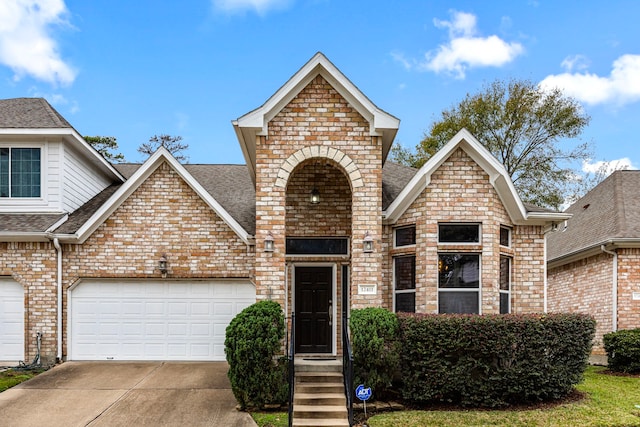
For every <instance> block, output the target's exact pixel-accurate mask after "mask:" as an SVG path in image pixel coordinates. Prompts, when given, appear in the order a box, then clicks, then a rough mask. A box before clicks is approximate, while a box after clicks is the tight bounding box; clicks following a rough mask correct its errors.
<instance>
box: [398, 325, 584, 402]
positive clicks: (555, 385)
mask: <svg viewBox="0 0 640 427" xmlns="http://www.w3.org/2000/svg"><path fill="white" fill-rule="evenodd" d="M399 325H400V336H401V341H402V350H401V366H402V382H403V385H402V394H403V397H404V398H405V399H406V400H408V401H410V402H414V403H427V402H448V403H455V404H461V405H464V406H484V407H501V406H507V405H509V404H516V403H530V402H537V401H546V400H554V399H559V398H562V397H565V396H566V395H568V394H569V393H570V392H571V391H572V390H573V386H574V385H575V384H577V383H579V382H580V381H581V380H582V374H583V372H584V370H585V368H586V366H587V361H588V358H589V354H590V351H591V345H592V340H593V336H594V333H595V320H594V319H593V318H592V317H590V316H586V315H581V314H548V315H490V316H478V315H418V314H400V315H399Z"/></svg>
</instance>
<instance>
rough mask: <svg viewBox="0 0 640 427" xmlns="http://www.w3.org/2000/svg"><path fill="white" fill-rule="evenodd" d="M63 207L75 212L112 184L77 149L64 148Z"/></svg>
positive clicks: (66, 210)
mask: <svg viewBox="0 0 640 427" xmlns="http://www.w3.org/2000/svg"><path fill="white" fill-rule="evenodd" d="M63 165H64V166H63V171H64V172H63V174H64V184H63V187H62V189H63V199H62V209H63V210H64V211H65V212H73V211H75V210H76V209H78V208H79V207H80V206H82V205H83V204H85V203H86V202H88V201H89V200H90V199H91V198H93V197H94V196H95V195H96V194H98V193H100V192H101V191H102V190H104V189H105V188H107V187H108V186H109V185H110V184H111V180H109V179H108V177H106V176H105V175H104V174H103V173H102V172H101V171H100V170H99V169H98V168H97V167H95V166H93V165H92V164H91V163H90V162H88V161H87V160H86V159H85V158H84V157H83V156H81V155H80V154H79V153H78V152H77V151H76V150H73V149H71V148H70V147H65V149H64V163H63Z"/></svg>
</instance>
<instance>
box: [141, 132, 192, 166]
mask: <svg viewBox="0 0 640 427" xmlns="http://www.w3.org/2000/svg"><path fill="white" fill-rule="evenodd" d="M180 141H182V137H181V136H171V135H167V134H164V133H163V134H160V135H153V136H152V137H151V138H149V142H145V143H143V144H141V145H140V146H139V147H138V152H139V153H142V154H144V155H146V156H147V157H148V156H150V155H152V154H153V153H155V152H156V150H157V149H158V148H160V147H164V148H166V149H167V150H168V151H169V152H170V153H171V154H172V155H173V157H175V158H176V160H178V161H179V162H184V163H186V162H187V161H188V160H189V156H187V155H185V154H182V151H184V150H187V149H189V144H183V143H181V142H180Z"/></svg>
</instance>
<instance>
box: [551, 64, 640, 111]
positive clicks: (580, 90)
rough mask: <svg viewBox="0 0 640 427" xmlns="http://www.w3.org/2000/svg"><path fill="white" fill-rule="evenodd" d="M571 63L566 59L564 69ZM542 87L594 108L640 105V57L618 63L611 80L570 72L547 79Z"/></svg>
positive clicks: (589, 74)
mask: <svg viewBox="0 0 640 427" xmlns="http://www.w3.org/2000/svg"><path fill="white" fill-rule="evenodd" d="M569 63H571V61H570V60H569V59H565V60H564V61H563V66H565V68H567V64H569ZM569 71H571V68H569ZM540 86H541V87H542V88H547V89H550V88H559V89H562V91H563V92H564V93H565V94H566V95H568V96H571V97H573V98H576V99H577V100H579V101H581V102H584V103H587V104H591V105H595V104H617V105H624V104H628V103H632V102H637V101H640V55H630V54H628V55H623V56H621V57H619V58H618V59H616V60H615V61H614V62H613V69H612V70H611V74H610V75H609V76H608V77H601V76H598V75H596V74H592V73H588V72H584V73H571V72H566V73H562V74H556V75H550V76H547V77H546V78H545V79H544V80H542V81H541V82H540Z"/></svg>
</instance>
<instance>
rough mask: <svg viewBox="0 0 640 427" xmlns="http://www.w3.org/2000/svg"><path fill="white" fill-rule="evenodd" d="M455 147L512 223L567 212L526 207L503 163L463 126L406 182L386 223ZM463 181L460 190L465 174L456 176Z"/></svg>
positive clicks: (538, 221) (552, 218)
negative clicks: (482, 177)
mask: <svg viewBox="0 0 640 427" xmlns="http://www.w3.org/2000/svg"><path fill="white" fill-rule="evenodd" d="M458 149H460V150H463V151H464V152H465V153H466V155H467V156H468V157H469V158H470V159H471V160H472V161H473V162H474V163H475V164H477V165H478V166H479V167H480V168H481V169H482V170H483V171H484V173H486V175H487V177H488V181H489V183H490V184H491V186H493V188H494V189H495V191H496V193H497V194H498V197H499V199H500V201H501V202H502V205H503V206H504V208H505V209H506V211H507V213H508V215H509V218H510V219H511V221H512V222H513V223H514V224H516V225H542V224H551V223H554V222H559V221H564V220H566V219H567V218H569V217H570V215H567V214H564V213H561V212H551V211H544V210H527V208H526V207H525V205H524V204H523V203H522V201H521V200H520V197H519V196H518V194H517V193H516V190H515V187H514V186H513V183H512V182H511V178H510V177H509V175H508V173H507V171H506V170H505V168H504V166H503V165H502V164H501V163H500V162H499V161H498V160H497V159H496V158H495V157H493V155H492V154H491V153H490V152H489V151H488V150H487V149H486V148H485V147H484V146H482V144H480V142H479V141H478V140H476V139H475V138H474V137H473V135H471V134H470V133H469V132H468V131H467V130H466V129H462V130H460V131H459V132H458V133H457V134H456V135H455V136H454V137H453V138H452V139H451V140H450V141H449V142H448V143H447V144H446V145H445V146H444V147H442V148H441V149H440V150H439V151H438V152H437V153H436V154H434V155H433V156H432V157H431V158H429V160H428V161H427V162H426V163H425V164H424V165H423V166H422V167H421V168H420V169H419V170H418V172H417V173H416V174H415V175H414V177H413V178H412V179H411V181H409V183H408V184H407V186H406V187H405V188H404V189H403V190H402V192H401V193H400V194H399V195H398V197H397V198H396V199H395V200H394V201H393V203H391V205H390V206H389V207H388V208H387V209H386V210H385V212H384V213H383V215H384V220H385V221H386V222H387V223H391V224H393V223H395V222H396V221H397V220H398V219H399V218H400V217H401V216H402V214H403V213H404V212H405V211H406V210H407V209H408V208H409V206H411V204H412V203H413V202H414V201H415V200H416V198H417V197H418V196H419V195H420V194H421V193H422V192H423V191H424V190H425V189H426V188H427V187H428V186H429V185H430V183H431V179H432V176H433V175H434V173H436V172H437V171H438V170H439V169H440V167H441V166H442V164H443V163H444V162H445V161H447V159H449V158H450V157H451V155H452V154H453V153H455V152H456V151H457V150H458ZM459 179H460V180H461V183H462V184H463V185H462V186H461V187H460V188H461V190H466V186H465V185H464V180H465V177H464V176H461V177H459Z"/></svg>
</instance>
